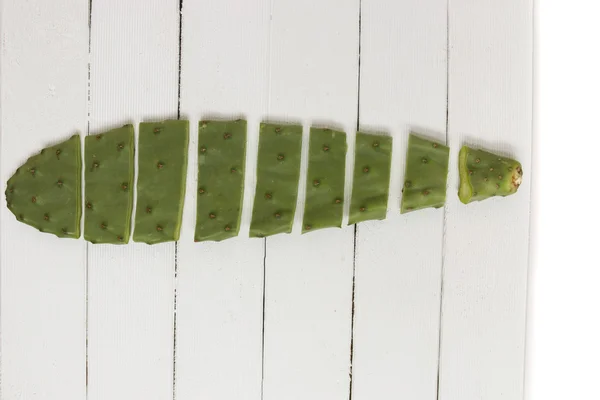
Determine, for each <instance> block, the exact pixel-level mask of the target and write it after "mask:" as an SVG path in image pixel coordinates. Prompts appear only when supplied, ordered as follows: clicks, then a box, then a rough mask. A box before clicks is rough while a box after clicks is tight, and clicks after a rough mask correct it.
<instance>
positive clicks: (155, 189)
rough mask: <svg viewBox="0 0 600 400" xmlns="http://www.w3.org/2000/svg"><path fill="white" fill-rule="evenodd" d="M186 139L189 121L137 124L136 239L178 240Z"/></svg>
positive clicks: (145, 240) (184, 181)
mask: <svg viewBox="0 0 600 400" xmlns="http://www.w3.org/2000/svg"><path fill="white" fill-rule="evenodd" d="M188 141H189V122H188V121H181V120H169V121H164V122H156V123H153V122H145V123H140V128H139V144H138V148H139V156H138V166H139V175H138V181H137V203H136V212H135V230H134V232H133V240H134V241H135V242H143V243H147V244H156V243H163V242H172V241H176V240H179V231H180V228H181V216H182V213H183V200H184V197H185V183H186V172H187V153H188Z"/></svg>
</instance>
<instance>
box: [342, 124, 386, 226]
mask: <svg viewBox="0 0 600 400" xmlns="http://www.w3.org/2000/svg"><path fill="white" fill-rule="evenodd" d="M391 162H392V138H391V137H390V136H384V135H370V134H366V133H361V132H358V133H357V134H356V149H355V156H354V180H353V183H352V200H351V202H350V215H349V220H348V224H349V225H352V224H356V223H358V222H362V221H367V220H377V219H384V218H385V217H386V215H387V203H388V193H389V185H390V167H391Z"/></svg>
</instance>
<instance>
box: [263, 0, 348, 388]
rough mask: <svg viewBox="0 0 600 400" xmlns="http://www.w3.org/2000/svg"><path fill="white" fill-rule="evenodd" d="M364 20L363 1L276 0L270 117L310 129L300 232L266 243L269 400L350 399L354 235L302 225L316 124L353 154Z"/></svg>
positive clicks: (302, 183) (302, 178) (266, 378)
mask: <svg viewBox="0 0 600 400" xmlns="http://www.w3.org/2000/svg"><path fill="white" fill-rule="evenodd" d="M358 17H359V2H358V0H353V1H347V0H330V1H321V0H309V1H303V2H297V1H291V0H275V1H274V2H273V11H272V28H271V46H272V47H271V66H270V68H271V82H270V91H269V94H270V102H269V117H270V118H271V119H273V120H289V121H292V122H302V123H303V125H304V145H303V155H304V156H303V158H304V161H303V168H302V172H301V175H300V187H299V199H300V200H299V202H298V208H297V212H296V224H295V227H294V233H293V234H291V235H279V236H275V237H272V238H268V239H267V249H266V280H265V290H266V304H265V350H264V399H265V400H274V399H283V398H285V399H347V398H348V390H349V373H350V337H351V334H350V332H351V307H352V264H353V257H352V254H353V242H354V229H353V227H348V226H346V227H344V228H343V229H327V230H321V231H315V232H312V233H309V234H305V235H300V231H301V229H300V228H301V224H300V221H302V215H303V211H304V193H305V184H306V183H305V182H306V164H307V160H306V156H307V150H308V140H309V135H308V133H309V132H308V129H309V126H310V125H311V124H313V123H315V124H318V125H323V124H324V125H329V126H330V127H334V128H341V129H342V130H344V131H346V132H347V134H348V142H349V153H350V154H352V152H353V149H354V146H353V144H354V131H355V128H356V117H357V115H356V114H357V102H358V93H357V92H358ZM346 172H347V173H346V176H347V177H350V176H352V173H351V170H350V168H349V169H348V171H346ZM348 187H349V185H348ZM348 195H349V193H348ZM348 197H349V196H347V198H348Z"/></svg>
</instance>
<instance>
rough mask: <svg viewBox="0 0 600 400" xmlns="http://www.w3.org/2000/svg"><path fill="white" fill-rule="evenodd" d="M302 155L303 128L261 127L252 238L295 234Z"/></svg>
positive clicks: (286, 126)
mask: <svg viewBox="0 0 600 400" xmlns="http://www.w3.org/2000/svg"><path fill="white" fill-rule="evenodd" d="M301 152H302V126H301V125H276V124H267V123H261V124H260V138H259V145H258V162H257V171H256V180H257V182H256V193H255V197H254V208H253V210H252V222H251V224H250V237H266V236H271V235H276V234H278V233H290V232H291V231H292V225H293V223H294V214H295V212H296V200H297V197H298V181H299V179H300V157H301Z"/></svg>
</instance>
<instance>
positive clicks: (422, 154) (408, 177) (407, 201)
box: [400, 134, 450, 214]
mask: <svg viewBox="0 0 600 400" xmlns="http://www.w3.org/2000/svg"><path fill="white" fill-rule="evenodd" d="M449 154H450V149H449V148H448V147H446V146H444V145H442V144H439V143H436V142H432V141H429V140H426V139H423V138H420V137H418V136H415V135H413V134H411V135H410V136H409V137H408V150H407V152H406V172H405V174H404V186H403V189H402V204H401V206H400V212H401V213H402V214H404V213H407V212H410V211H414V210H420V209H423V208H440V207H442V206H443V205H444V203H445V202H446V180H447V178H448V157H449Z"/></svg>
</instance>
